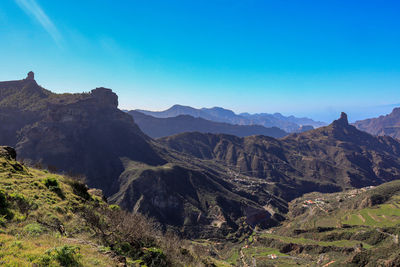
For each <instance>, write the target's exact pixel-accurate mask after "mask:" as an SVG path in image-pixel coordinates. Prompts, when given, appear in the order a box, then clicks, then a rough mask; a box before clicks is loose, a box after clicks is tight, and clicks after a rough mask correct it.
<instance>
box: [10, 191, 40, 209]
mask: <svg viewBox="0 0 400 267" xmlns="http://www.w3.org/2000/svg"><path fill="white" fill-rule="evenodd" d="M10 199H11V200H12V201H13V202H14V203H15V205H16V206H17V207H18V208H19V210H20V211H21V213H23V214H27V213H28V211H29V210H31V209H37V208H38V206H37V205H36V204H35V203H33V202H32V201H29V200H28V199H26V198H25V196H24V195H22V194H20V193H12V194H10Z"/></svg>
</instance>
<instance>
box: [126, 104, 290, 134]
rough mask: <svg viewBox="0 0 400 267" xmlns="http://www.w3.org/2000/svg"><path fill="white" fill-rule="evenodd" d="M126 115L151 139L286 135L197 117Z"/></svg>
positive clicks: (259, 127) (255, 127) (260, 128)
mask: <svg viewBox="0 0 400 267" xmlns="http://www.w3.org/2000/svg"><path fill="white" fill-rule="evenodd" d="M128 114H129V115H131V116H132V117H133V119H134V120H135V123H136V124H137V125H138V126H139V128H140V129H141V130H142V131H143V132H144V133H145V134H147V135H148V136H150V137H152V138H159V137H165V136H169V135H174V134H179V133H184V132H201V133H223V134H231V135H236V136H239V137H244V136H250V135H265V136H271V137H275V138H280V137H284V136H286V135H287V133H286V132H285V131H284V130H282V129H280V128H277V127H270V128H267V127H264V126H261V125H236V124H230V123H225V122H215V121H210V120H206V119H203V118H199V117H197V118H195V117H192V116H190V115H179V116H176V117H168V118H156V117H152V116H150V115H146V114H144V113H141V112H139V111H135V110H131V111H128Z"/></svg>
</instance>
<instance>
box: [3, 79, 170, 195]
mask: <svg viewBox="0 0 400 267" xmlns="http://www.w3.org/2000/svg"><path fill="white" fill-rule="evenodd" d="M0 95H1V96H2V98H0V130H2V131H1V134H0V143H1V144H6V145H10V146H14V147H16V150H17V151H18V155H19V158H21V159H24V160H26V161H27V162H28V163H29V162H31V163H36V162H42V163H43V164H44V165H45V166H51V167H52V168H55V169H58V170H59V171H64V172H68V173H71V174H79V175H85V176H86V177H87V182H88V183H89V185H90V186H92V187H98V188H101V189H103V190H104V193H105V194H106V195H108V196H109V195H110V194H112V193H115V192H116V191H118V188H119V185H118V184H117V183H116V180H117V178H118V176H119V175H120V174H121V173H122V172H123V165H122V163H121V160H120V158H121V157H128V158H130V159H132V160H137V161H142V162H145V163H147V164H149V165H157V164H162V163H164V162H165V160H163V159H162V158H161V157H160V156H159V155H157V153H156V152H155V151H154V148H153V147H152V145H151V144H150V143H149V139H148V138H147V137H146V136H145V135H144V134H143V133H142V132H141V131H140V129H139V128H138V127H137V126H136V125H135V124H134V122H133V120H132V118H131V117H130V116H129V115H128V114H125V113H124V112H122V111H120V110H118V109H117V106H118V97H117V95H116V94H115V93H113V92H112V91H111V90H110V89H106V88H96V89H94V90H92V91H91V93H90V94H62V95H57V94H54V93H51V92H49V91H47V90H45V89H43V88H41V87H40V86H38V85H37V83H36V82H35V80H33V73H29V74H28V78H27V79H24V80H20V81H12V82H1V83H0Z"/></svg>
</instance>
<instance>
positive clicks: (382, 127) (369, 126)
mask: <svg viewBox="0 0 400 267" xmlns="http://www.w3.org/2000/svg"><path fill="white" fill-rule="evenodd" d="M354 125H355V126H356V127H357V128H358V129H360V130H362V131H365V132H368V133H370V134H374V135H388V136H391V137H394V138H400V108H394V109H393V111H392V113H390V114H388V115H385V116H380V117H378V118H373V119H366V120H361V121H356V122H355V123H354Z"/></svg>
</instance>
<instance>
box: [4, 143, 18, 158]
mask: <svg viewBox="0 0 400 267" xmlns="http://www.w3.org/2000/svg"><path fill="white" fill-rule="evenodd" d="M0 157H3V158H6V159H8V160H16V159H17V152H16V151H15V149H14V148H12V147H9V146H0Z"/></svg>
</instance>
